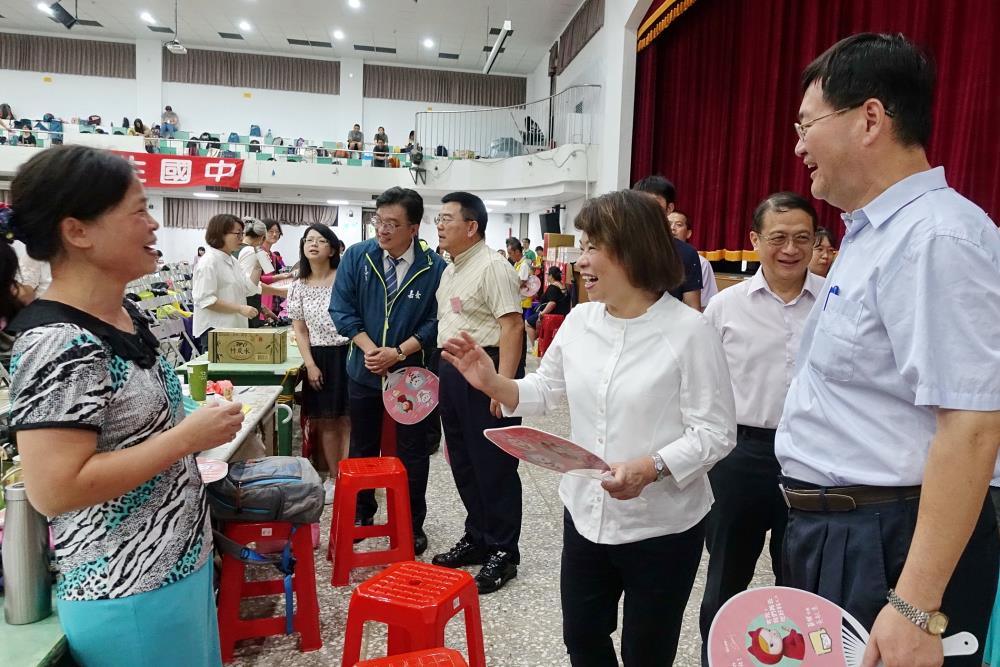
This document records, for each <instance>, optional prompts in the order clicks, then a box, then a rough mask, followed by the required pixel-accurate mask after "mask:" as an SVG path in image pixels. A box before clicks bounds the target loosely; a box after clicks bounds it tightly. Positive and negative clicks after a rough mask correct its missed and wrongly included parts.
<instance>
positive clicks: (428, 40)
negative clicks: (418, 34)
mask: <svg viewBox="0 0 1000 667" xmlns="http://www.w3.org/2000/svg"><path fill="white" fill-rule="evenodd" d="M424 48H425V49H433V48H434V40H433V39H431V38H430V37H427V38H425V39H424Z"/></svg>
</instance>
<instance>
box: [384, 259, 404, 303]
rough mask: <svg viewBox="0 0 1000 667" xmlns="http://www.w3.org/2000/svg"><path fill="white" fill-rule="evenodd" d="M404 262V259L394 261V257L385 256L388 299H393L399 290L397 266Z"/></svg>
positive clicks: (386, 293)
mask: <svg viewBox="0 0 1000 667" xmlns="http://www.w3.org/2000/svg"><path fill="white" fill-rule="evenodd" d="M402 261H403V259H402V258H399V259H393V257H392V255H386V256H385V295H386V298H388V299H391V298H392V297H393V295H394V294H396V289H397V288H398V285H397V282H396V265H397V264H399V263H400V262H402Z"/></svg>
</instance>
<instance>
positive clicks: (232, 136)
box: [227, 132, 240, 144]
mask: <svg viewBox="0 0 1000 667" xmlns="http://www.w3.org/2000/svg"><path fill="white" fill-rule="evenodd" d="M227 141H228V142H229V143H231V144H238V143H240V135H238V134H236V133H235V132H230V133H229V139H228V140H227Z"/></svg>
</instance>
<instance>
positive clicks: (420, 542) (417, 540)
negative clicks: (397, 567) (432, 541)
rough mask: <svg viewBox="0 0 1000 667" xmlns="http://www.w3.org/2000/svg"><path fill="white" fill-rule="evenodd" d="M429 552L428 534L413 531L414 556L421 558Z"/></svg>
mask: <svg viewBox="0 0 1000 667" xmlns="http://www.w3.org/2000/svg"><path fill="white" fill-rule="evenodd" d="M425 551H427V534H426V533H425V532H424V531H422V530H414V531H413V555H414V556H419V555H420V554H422V553H424V552H425Z"/></svg>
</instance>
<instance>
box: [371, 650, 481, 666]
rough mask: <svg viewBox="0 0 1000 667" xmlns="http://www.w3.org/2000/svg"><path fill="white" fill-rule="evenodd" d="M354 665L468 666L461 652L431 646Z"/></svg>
mask: <svg viewBox="0 0 1000 667" xmlns="http://www.w3.org/2000/svg"><path fill="white" fill-rule="evenodd" d="M355 667H469V663H467V662H466V661H465V658H463V657H462V654H461V653H459V652H458V651H456V650H454V649H450V648H432V649H430V650H429V651H414V652H413V653H403V654H400V655H389V656H386V657H384V658H376V659H374V660H365V661H363V662H359V663H358V664H357V665H356V666H355Z"/></svg>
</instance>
